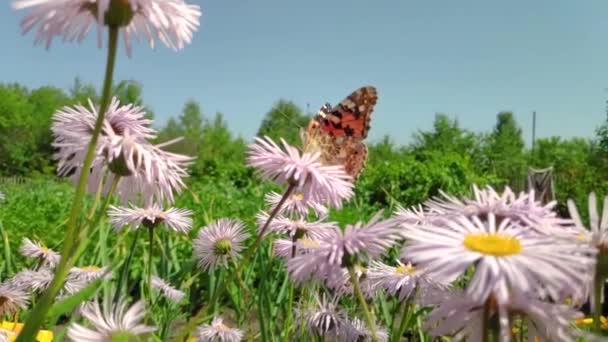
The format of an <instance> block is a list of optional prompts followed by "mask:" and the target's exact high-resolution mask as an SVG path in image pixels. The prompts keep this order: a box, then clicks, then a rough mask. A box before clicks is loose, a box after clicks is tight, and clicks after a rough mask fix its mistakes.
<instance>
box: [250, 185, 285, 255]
mask: <svg viewBox="0 0 608 342" xmlns="http://www.w3.org/2000/svg"><path fill="white" fill-rule="evenodd" d="M295 188H296V184H294V183H289V186H287V189H286V190H285V193H284V194H283V197H281V200H280V201H279V203H278V204H277V205H276V206H275V207H274V209H272V211H271V212H270V216H268V220H266V223H264V227H262V229H261V230H260V232H259V234H258V236H257V238H256V239H255V242H254V243H253V245H252V246H251V247H250V248H249V249H248V250H247V252H246V253H245V254H244V255H245V256H244V258H243V259H244V260H250V258H251V256H252V255H253V254H254V253H255V251H256V250H257V248H258V247H259V246H260V243H261V242H262V239H264V234H265V233H266V230H268V226H270V222H272V220H273V219H274V218H275V216H277V214H278V213H279V211H280V210H281V208H282V207H283V204H285V201H287V199H288V198H289V196H290V195H291V193H292V192H293V191H294V190H295Z"/></svg>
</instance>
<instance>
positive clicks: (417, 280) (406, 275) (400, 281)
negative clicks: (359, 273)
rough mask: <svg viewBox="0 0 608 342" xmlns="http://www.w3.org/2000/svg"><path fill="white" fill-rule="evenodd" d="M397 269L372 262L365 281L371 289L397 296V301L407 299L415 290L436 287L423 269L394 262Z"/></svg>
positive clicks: (409, 264)
mask: <svg viewBox="0 0 608 342" xmlns="http://www.w3.org/2000/svg"><path fill="white" fill-rule="evenodd" d="M396 262H397V267H394V266H389V265H386V264H384V263H382V262H379V261H375V260H372V261H370V264H369V266H368V269H367V281H368V282H369V283H371V284H372V288H382V289H384V290H386V292H388V293H389V294H391V295H393V296H397V298H399V301H403V300H405V299H407V298H409V297H410V296H411V295H412V294H413V293H414V291H415V290H417V289H420V290H424V289H425V288H426V287H429V286H433V287H434V286H438V284H436V283H435V282H434V281H432V280H431V279H430V278H429V277H428V276H427V275H426V272H425V271H424V270H423V269H420V268H417V267H414V266H412V264H411V263H407V264H406V265H404V264H402V263H401V262H400V261H399V260H396Z"/></svg>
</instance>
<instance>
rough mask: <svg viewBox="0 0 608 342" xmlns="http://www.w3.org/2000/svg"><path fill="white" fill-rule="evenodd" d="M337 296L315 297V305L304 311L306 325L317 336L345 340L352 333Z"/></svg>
mask: <svg viewBox="0 0 608 342" xmlns="http://www.w3.org/2000/svg"><path fill="white" fill-rule="evenodd" d="M337 300H338V298H337V297H334V298H333V299H332V300H327V299H326V298H325V297H324V296H323V297H321V298H319V297H317V300H316V306H315V307H314V308H310V309H308V310H307V311H306V312H305V313H304V318H305V321H306V326H307V328H308V329H310V330H311V331H312V332H313V333H315V334H316V335H317V336H320V337H325V338H332V337H333V338H336V339H338V340H345V339H347V338H349V337H350V334H351V333H352V330H351V326H350V322H349V320H348V316H347V315H346V313H345V312H344V311H342V310H341V309H340V308H339V306H338V303H337Z"/></svg>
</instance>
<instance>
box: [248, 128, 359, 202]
mask: <svg viewBox="0 0 608 342" xmlns="http://www.w3.org/2000/svg"><path fill="white" fill-rule="evenodd" d="M281 143H282V145H283V148H281V147H279V146H278V145H277V144H276V143H275V142H274V141H272V140H271V139H270V138H268V137H265V138H264V139H261V138H256V143H255V144H252V145H251V146H250V147H249V151H248V157H247V164H248V165H249V166H253V167H255V168H257V169H258V170H260V171H261V175H262V177H263V178H266V179H272V180H276V181H277V182H278V183H279V184H284V183H289V184H292V185H294V186H296V188H295V193H296V194H301V195H302V199H301V201H303V202H302V203H307V202H309V201H312V202H314V203H315V204H331V205H332V206H334V207H336V208H340V207H341V206H342V201H343V200H346V199H349V198H350V197H352V196H353V183H352V179H351V177H350V176H349V175H348V174H347V173H346V172H345V171H344V167H342V166H338V165H323V164H322V163H321V159H320V154H319V153H314V154H311V153H304V154H301V153H300V151H298V149H297V148H295V147H293V146H290V145H288V144H287V143H286V142H285V141H284V140H281ZM301 205H305V204H301Z"/></svg>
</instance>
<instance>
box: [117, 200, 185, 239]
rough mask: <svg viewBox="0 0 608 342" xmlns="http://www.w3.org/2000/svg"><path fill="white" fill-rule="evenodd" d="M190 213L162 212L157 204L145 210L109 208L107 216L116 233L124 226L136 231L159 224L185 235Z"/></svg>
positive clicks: (178, 210)
mask: <svg viewBox="0 0 608 342" xmlns="http://www.w3.org/2000/svg"><path fill="white" fill-rule="evenodd" d="M192 214H193V213H192V211H191V210H188V209H176V208H169V209H167V210H162V208H161V207H160V206H159V205H158V204H153V205H151V206H149V207H147V208H137V207H135V206H133V205H131V208H126V207H115V206H113V205H111V206H110V209H109V210H108V216H109V217H110V223H111V224H112V226H114V229H115V230H116V231H120V230H121V229H122V227H124V226H127V225H128V226H130V227H131V228H133V229H138V228H139V227H140V226H141V225H143V226H144V227H146V228H154V227H156V226H158V225H159V224H161V223H164V224H165V226H166V227H168V228H169V229H170V230H173V231H174V232H176V233H183V234H186V233H188V231H189V230H190V228H191V227H192V218H190V216H192Z"/></svg>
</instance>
